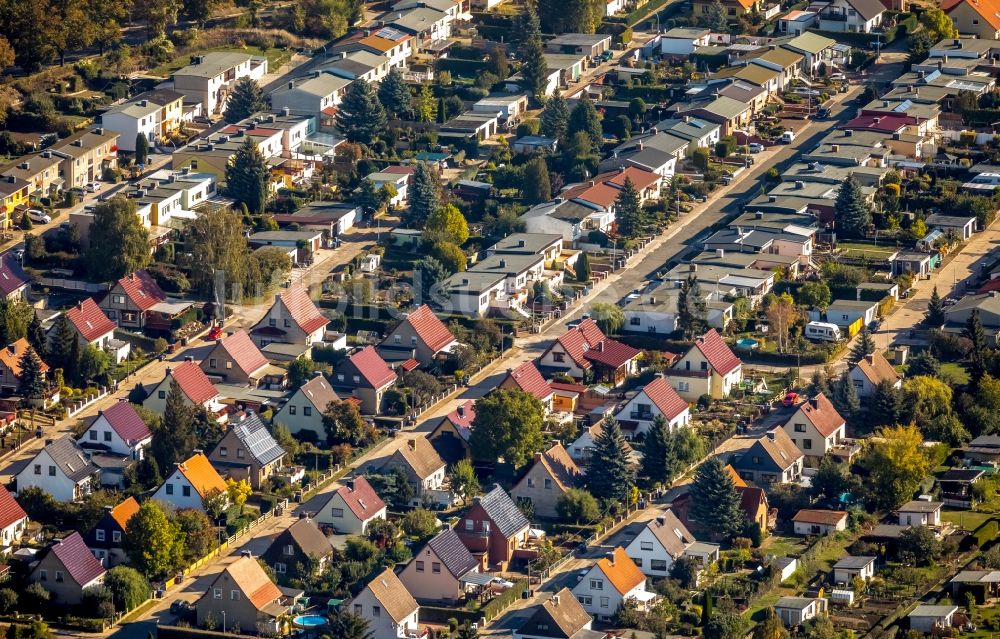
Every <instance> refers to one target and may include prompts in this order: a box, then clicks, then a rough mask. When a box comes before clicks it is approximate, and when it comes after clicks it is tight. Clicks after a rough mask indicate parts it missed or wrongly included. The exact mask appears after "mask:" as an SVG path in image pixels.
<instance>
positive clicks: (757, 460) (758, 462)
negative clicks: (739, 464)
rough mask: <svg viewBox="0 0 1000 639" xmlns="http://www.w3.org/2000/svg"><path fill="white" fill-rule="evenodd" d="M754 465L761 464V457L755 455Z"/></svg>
mask: <svg viewBox="0 0 1000 639" xmlns="http://www.w3.org/2000/svg"><path fill="white" fill-rule="evenodd" d="M751 461H752V462H753V465H754V466H760V457H756V456H755V457H754V458H753V459H752V460H751Z"/></svg>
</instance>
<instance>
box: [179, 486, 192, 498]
mask: <svg viewBox="0 0 1000 639" xmlns="http://www.w3.org/2000/svg"><path fill="white" fill-rule="evenodd" d="M181 494H182V495H184V496H185V497H190V496H191V487H190V486H181Z"/></svg>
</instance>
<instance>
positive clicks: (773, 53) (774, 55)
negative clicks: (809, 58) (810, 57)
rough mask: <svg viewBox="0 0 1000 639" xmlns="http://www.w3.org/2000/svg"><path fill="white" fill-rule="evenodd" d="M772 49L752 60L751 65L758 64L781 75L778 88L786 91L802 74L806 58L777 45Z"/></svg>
mask: <svg viewBox="0 0 1000 639" xmlns="http://www.w3.org/2000/svg"><path fill="white" fill-rule="evenodd" d="M772 47H773V48H770V49H768V50H767V51H765V52H764V53H762V54H760V55H758V56H757V57H755V58H751V60H750V64H756V65H757V66H761V67H764V68H765V69H771V70H772V71H777V72H778V73H780V74H781V76H780V77H779V78H778V87H779V90H784V89H786V88H788V87H789V86H790V85H791V84H792V81H793V80H797V79H798V77H799V76H800V75H801V74H802V67H803V63H804V62H805V56H804V55H802V54H801V53H797V52H795V51H791V50H789V49H785V48H783V47H778V46H777V45H772Z"/></svg>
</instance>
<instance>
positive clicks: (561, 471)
mask: <svg viewBox="0 0 1000 639" xmlns="http://www.w3.org/2000/svg"><path fill="white" fill-rule="evenodd" d="M582 474H583V473H582V471H581V470H580V468H579V467H578V466H577V465H576V462H574V461H573V459H572V458H571V457H570V456H569V453H568V452H567V451H566V449H565V448H563V445H562V444H561V443H559V442H558V441H556V442H553V443H552V445H551V446H550V447H549V448H548V450H546V451H545V452H541V453H535V457H534V459H533V460H532V461H531V463H530V464H529V465H528V468H527V470H526V471H525V472H524V474H523V475H522V476H521V478H520V479H519V480H518V481H517V483H515V484H514V486H513V487H512V488H511V489H510V496H511V497H513V498H514V499H515V500H517V501H521V500H524V501H527V502H528V503H530V504H531V506H532V509H533V512H534V513H535V515H537V516H539V517H547V518H550V519H554V518H556V517H558V516H559V513H558V512H557V511H556V505H557V504H558V503H559V499H560V498H561V497H562V496H563V495H565V494H566V492H567V491H568V490H569V489H570V488H576V486H577V484H578V482H579V481H580V477H581V476H582Z"/></svg>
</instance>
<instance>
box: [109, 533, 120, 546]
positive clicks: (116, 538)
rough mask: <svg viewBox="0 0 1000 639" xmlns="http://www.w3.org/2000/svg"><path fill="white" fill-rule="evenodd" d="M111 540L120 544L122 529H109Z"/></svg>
mask: <svg viewBox="0 0 1000 639" xmlns="http://www.w3.org/2000/svg"><path fill="white" fill-rule="evenodd" d="M111 541H113V542H115V543H116V544H120V543H121V541H122V531H120V530H112V531H111Z"/></svg>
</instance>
